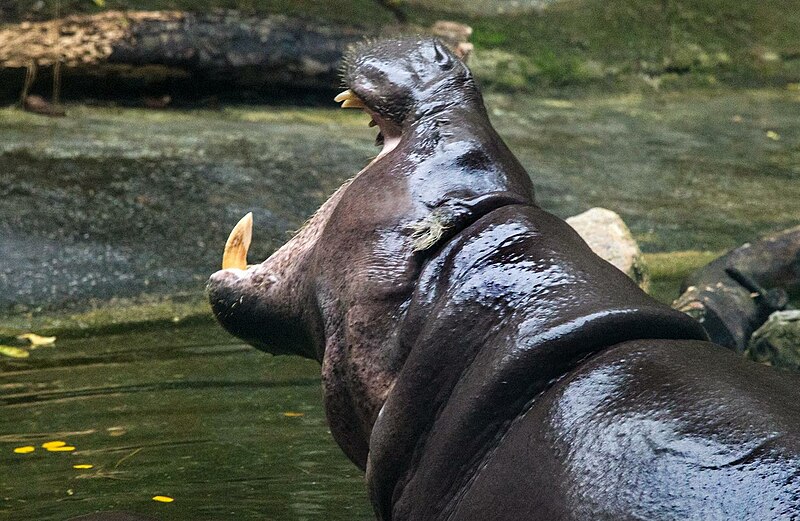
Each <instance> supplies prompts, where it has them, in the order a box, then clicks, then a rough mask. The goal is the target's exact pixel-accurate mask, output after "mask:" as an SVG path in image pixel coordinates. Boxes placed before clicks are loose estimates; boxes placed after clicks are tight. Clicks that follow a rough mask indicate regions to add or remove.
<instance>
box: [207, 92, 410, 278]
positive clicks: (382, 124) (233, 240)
mask: <svg viewBox="0 0 800 521" xmlns="http://www.w3.org/2000/svg"><path fill="white" fill-rule="evenodd" d="M334 101H336V102H338V103H341V104H342V108H343V109H350V108H354V109H361V110H363V111H364V112H365V113H366V114H367V115H368V116H370V121H369V126H370V127H378V136H377V137H376V138H375V145H376V146H380V147H382V148H381V151H380V153H378V155H377V157H376V158H375V159H373V162H374V161H377V160H378V159H380V158H381V157H383V156H384V155H386V154H388V153H389V152H391V151H392V150H394V148H395V147H396V146H397V144H398V143H399V142H400V134H401V133H400V128H399V127H398V126H397V125H396V124H394V123H392V122H390V121H388V120H386V119H384V118H382V117H381V116H379V115H378V114H377V113H376V112H375V111H373V110H371V109H370V108H369V107H367V105H366V104H365V103H364V102H363V101H362V100H361V98H359V97H358V96H357V95H356V94H355V92H353V91H352V90H350V89H347V90H346V91H344V92H341V93H339V94H338V95H337V96H336V97H335V98H334ZM252 238H253V214H252V213H248V214H247V215H245V216H244V217H242V219H241V220H240V221H239V222H238V223H237V224H236V226H234V227H233V230H231V233H230V235H229V236H228V240H227V241H226V242H225V250H224V252H223V254H222V269H223V270H228V269H234V270H246V269H247V268H248V264H247V251H248V250H249V249H250V241H251V240H252Z"/></svg>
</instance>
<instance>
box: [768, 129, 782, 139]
mask: <svg viewBox="0 0 800 521" xmlns="http://www.w3.org/2000/svg"><path fill="white" fill-rule="evenodd" d="M767 137H768V138H770V139H771V140H773V141H779V140H780V139H781V135H780V134H778V133H777V132H775V131H773V130H767Z"/></svg>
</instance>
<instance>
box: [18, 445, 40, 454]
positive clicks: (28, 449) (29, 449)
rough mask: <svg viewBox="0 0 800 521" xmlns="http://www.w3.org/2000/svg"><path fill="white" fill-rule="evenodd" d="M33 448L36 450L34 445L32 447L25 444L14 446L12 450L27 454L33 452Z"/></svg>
mask: <svg viewBox="0 0 800 521" xmlns="http://www.w3.org/2000/svg"><path fill="white" fill-rule="evenodd" d="M35 450H36V447H33V446H31V445H25V446H24V447H16V448H15V449H14V452H16V453H17V454H28V453H30V452H33V451H35Z"/></svg>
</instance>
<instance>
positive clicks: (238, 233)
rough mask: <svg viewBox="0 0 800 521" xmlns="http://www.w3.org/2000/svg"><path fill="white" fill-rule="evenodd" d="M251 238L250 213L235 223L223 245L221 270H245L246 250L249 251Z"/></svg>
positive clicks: (251, 218)
mask: <svg viewBox="0 0 800 521" xmlns="http://www.w3.org/2000/svg"><path fill="white" fill-rule="evenodd" d="M252 238H253V213H252V212H250V213H248V214H247V215H245V216H244V217H242V219H241V220H240V221H239V222H238V223H236V226H234V227H233V230H231V234H230V235H229V236H228V241H227V242H226V243H225V252H224V253H223V254H222V269H223V270H226V269H228V268H236V269H240V270H245V269H247V250H249V249H250V240H251V239H252Z"/></svg>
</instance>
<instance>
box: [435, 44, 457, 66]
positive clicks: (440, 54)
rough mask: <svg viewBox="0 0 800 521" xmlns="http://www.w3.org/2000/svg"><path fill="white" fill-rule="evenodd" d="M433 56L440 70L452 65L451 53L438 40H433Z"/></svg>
mask: <svg viewBox="0 0 800 521" xmlns="http://www.w3.org/2000/svg"><path fill="white" fill-rule="evenodd" d="M433 58H434V59H435V60H436V63H438V64H439V67H441V68H442V70H447V69H451V68H452V67H453V55H452V53H451V52H450V51H449V50H448V49H447V47H445V45H444V44H443V43H442V42H440V41H439V40H434V41H433Z"/></svg>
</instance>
